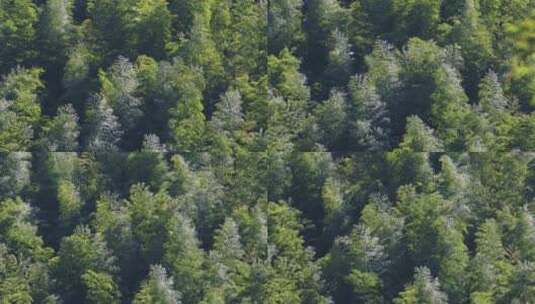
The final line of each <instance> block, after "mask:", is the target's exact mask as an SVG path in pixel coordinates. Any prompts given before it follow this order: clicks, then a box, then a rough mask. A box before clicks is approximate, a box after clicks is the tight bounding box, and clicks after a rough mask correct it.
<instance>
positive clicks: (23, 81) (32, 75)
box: [0, 68, 43, 152]
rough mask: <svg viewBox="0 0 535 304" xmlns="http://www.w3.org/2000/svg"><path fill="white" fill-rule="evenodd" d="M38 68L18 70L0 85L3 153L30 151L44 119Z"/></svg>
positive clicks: (0, 123)
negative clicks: (41, 120)
mask: <svg viewBox="0 0 535 304" xmlns="http://www.w3.org/2000/svg"><path fill="white" fill-rule="evenodd" d="M42 72H43V70H41V69H39V68H34V69H30V70H27V69H23V68H17V69H15V70H13V71H12V72H11V73H9V74H8V75H7V76H6V77H5V78H4V79H3V80H2V82H1V83H0V108H1V109H2V112H1V113H0V116H1V117H2V119H1V122H0V151H3V152H15V151H27V150H29V147H30V144H31V140H32V138H33V128H34V127H35V126H36V124H37V123H38V122H39V119H40V118H41V107H40V104H39V100H38V95H37V94H38V91H39V89H41V88H42V87H43V83H42V82H41V80H40V79H39V76H40V75H41V73H42Z"/></svg>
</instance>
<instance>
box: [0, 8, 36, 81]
mask: <svg viewBox="0 0 535 304" xmlns="http://www.w3.org/2000/svg"><path fill="white" fill-rule="evenodd" d="M38 18H39V17H38V11H37V6H36V5H35V4H34V3H33V2H32V1H30V0H12V1H11V0H10V1H2V3H1V4H0V20H2V21H1V22H0V45H2V48H1V49H2V50H1V51H0V73H1V74H5V73H7V72H9V70H10V69H11V68H14V67H16V66H17V65H19V64H22V63H25V62H27V60H29V59H32V57H33V56H34V52H35V49H34V43H35V36H36V23H37V21H38Z"/></svg>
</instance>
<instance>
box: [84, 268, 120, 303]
mask: <svg viewBox="0 0 535 304" xmlns="http://www.w3.org/2000/svg"><path fill="white" fill-rule="evenodd" d="M82 281H83V283H84V286H85V288H86V290H87V291H86V292H87V295H86V302H87V303H113V304H115V303H120V301H119V298H120V293H119V290H118V289H117V285H116V284H115V282H114V281H113V278H112V277H111V276H110V275H108V274H106V273H97V272H94V271H92V270H88V271H87V272H86V273H84V274H83V275H82Z"/></svg>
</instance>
